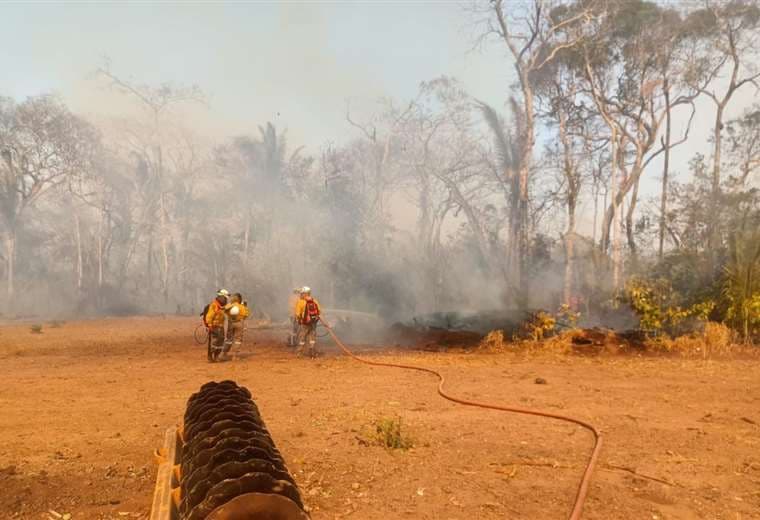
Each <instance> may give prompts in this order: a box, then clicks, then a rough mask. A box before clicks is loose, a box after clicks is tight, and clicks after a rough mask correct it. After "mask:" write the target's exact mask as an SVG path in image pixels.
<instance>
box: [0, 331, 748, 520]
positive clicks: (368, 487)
mask: <svg viewBox="0 0 760 520" xmlns="http://www.w3.org/2000/svg"><path fill="white" fill-rule="evenodd" d="M195 325H196V320H195V319H193V318H174V317H172V318H129V319H113V320H111V319H109V320H99V321H83V322H68V323H65V324H62V325H61V326H58V327H55V326H52V325H50V324H45V325H44V326H43V330H42V333H39V334H35V333H32V332H31V330H30V324H12V325H5V326H3V327H0V364H1V365H0V366H2V385H0V517H1V518H23V519H27V518H28V519H41V518H52V517H51V516H50V513H49V512H48V511H51V510H52V511H55V512H57V513H58V514H60V515H64V514H70V515H71V518H73V519H107V518H147V516H148V512H149V507H150V503H151V498H152V492H153V488H154V479H155V464H154V460H153V450H154V449H155V448H157V447H158V446H159V445H160V443H161V442H162V437H163V435H164V432H165V430H166V428H168V427H170V426H171V425H173V424H176V423H177V421H178V420H179V419H180V417H181V415H182V414H183V412H184V408H185V401H186V400H187V398H188V397H189V395H190V394H191V393H193V392H194V391H196V390H197V389H198V387H199V386H200V385H201V384H203V383H205V382H207V381H209V380H221V379H234V380H236V381H237V382H238V383H240V384H242V385H245V386H247V387H248V388H249V389H250V390H251V392H252V393H253V395H254V398H255V399H256V401H257V403H258V405H259V408H260V409H261V412H262V416H263V417H264V419H265V420H266V421H267V424H268V426H269V429H270V431H271V433H272V437H273V438H274V440H275V442H276V443H277V445H278V447H279V448H280V451H281V452H282V453H283V455H284V456H285V458H286V460H287V462H288V465H289V468H290V470H291V472H292V473H293V474H294V476H295V478H296V480H297V481H298V483H299V486H300V488H301V491H302V494H303V496H304V499H305V502H306V503H307V504H308V506H309V507H310V509H311V511H312V517H313V518H314V519H315V520H320V519H337V518H345V517H348V518H356V519H359V520H372V519H378V520H379V519H382V520H389V519H396V518H400V519H403V518H410V519H417V518H419V519H442V520H454V519H462V520H463V519H473V518H477V519H491V518H493V519H496V518H498V519H504V518H514V519H518V518H519V519H542V520H543V519H553V518H558V519H561V518H566V517H567V515H568V513H569V511H570V509H571V506H572V503H573V498H574V496H575V492H576V487H577V484H578V481H579V479H580V477H581V473H582V470H583V467H584V464H585V462H586V458H587V456H588V454H589V450H590V448H591V438H590V435H589V434H588V433H587V432H585V431H583V430H581V429H579V428H577V427H574V426H571V425H568V424H564V423H561V422H556V421H552V420H546V419H540V418H531V417H525V416H518V415H513V414H504V413H498V412H491V411H486V410H476V409H470V408H465V407H462V406H459V405H456V404H453V403H450V402H448V401H444V400H443V399H441V398H439V397H438V396H437V395H436V393H435V380H434V379H433V378H432V377H431V376H427V375H425V374H420V373H414V372H408V371H401V370H396V369H390V368H379V367H368V366H365V365H361V364H358V363H357V362H355V361H352V360H350V359H347V358H345V357H342V356H339V355H338V354H337V353H336V351H335V350H334V349H331V348H327V349H326V350H327V355H326V356H325V357H323V358H320V359H318V360H307V359H297V358H295V357H294V356H293V354H292V352H291V351H290V350H288V349H286V348H285V347H284V346H282V345H281V342H280V339H281V338H280V337H279V334H275V333H273V332H271V331H268V332H267V331H260V332H253V333H250V332H249V333H248V335H247V337H246V340H247V342H248V343H247V345H246V346H244V348H243V351H242V352H241V357H240V359H238V360H235V361H231V362H226V363H219V364H209V363H207V362H206V359H205V350H204V348H203V347H199V346H197V345H196V344H195V343H194V342H193V338H192V333H193V330H194V328H195ZM363 350H364V352H365V355H368V356H371V357H373V358H375V359H380V358H382V359H384V360H390V361H403V362H405V363H415V364H420V365H425V366H429V367H434V368H436V369H438V370H440V371H441V372H443V373H444V375H445V376H446V378H447V380H448V387H449V389H450V390H451V391H452V392H454V393H457V394H459V395H462V396H465V397H471V398H477V399H480V400H489V401H494V402H502V403H511V404H515V405H519V406H529V407H534V408H539V409H546V410H550V411H556V412H559V413H564V414H569V415H573V416H577V417H579V418H582V419H585V420H587V421H590V422H592V423H593V424H595V425H596V426H597V427H598V428H600V429H601V431H602V433H603V435H604V447H603V450H602V455H601V459H600V461H599V467H598V469H597V471H596V473H595V474H594V477H593V481H592V485H591V489H590V492H589V496H588V500H587V502H586V509H585V514H584V518H585V519H588V520H591V519H605V520H607V519H692V518H693V519H727V520H728V519H730V520H744V519H750V518H758V519H760V362H758V361H755V360H749V361H748V360H721V361H705V360H700V361H695V360H682V359H673V358H670V359H666V358H651V357H649V358H636V357H630V356H628V357H620V356H617V357H616V356H607V357H597V358H586V357H579V356H556V355H555V356H552V355H538V356H537V355H535V354H534V355H531V356H528V355H526V354H519V353H499V354H494V353H468V352H467V351H464V350H456V349H455V350H453V351H452V350H449V351H448V352H419V351H400V350H398V349H395V350H394V349H392V348H388V349H382V348H376V349H372V350H370V349H368V348H367V347H365V348H364V349H363ZM538 377H540V378H543V379H545V380H546V383H547V384H536V383H535V380H536V378H538ZM394 417H398V418H400V419H401V421H402V428H403V429H402V433H403V434H404V435H406V436H408V437H409V438H410V439H411V440H412V442H413V444H414V447H413V448H412V449H409V450H407V451H401V450H387V449H385V448H383V447H380V446H376V445H372V444H371V443H369V445H368V443H367V442H366V441H367V439H368V438H369V434H370V433H371V432H372V429H373V427H374V426H373V424H374V423H375V422H376V421H377V420H379V419H382V418H394ZM632 471H633V472H635V473H636V474H634V473H631V472H632ZM637 474H638V475H637ZM654 479H657V480H654Z"/></svg>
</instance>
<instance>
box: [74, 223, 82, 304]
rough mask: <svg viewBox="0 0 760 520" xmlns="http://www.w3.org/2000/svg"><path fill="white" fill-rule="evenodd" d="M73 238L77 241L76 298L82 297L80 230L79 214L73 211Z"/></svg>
mask: <svg viewBox="0 0 760 520" xmlns="http://www.w3.org/2000/svg"><path fill="white" fill-rule="evenodd" d="M73 213H74V237H75V238H76V241H77V270H76V272H77V297H81V296H82V285H83V284H82V277H83V274H84V273H83V267H82V230H81V226H80V222H79V213H77V212H76V210H74V212H73Z"/></svg>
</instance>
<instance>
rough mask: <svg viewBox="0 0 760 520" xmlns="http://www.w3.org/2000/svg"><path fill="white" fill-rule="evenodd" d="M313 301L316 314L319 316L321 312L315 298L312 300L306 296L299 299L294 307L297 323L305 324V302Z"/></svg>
mask: <svg viewBox="0 0 760 520" xmlns="http://www.w3.org/2000/svg"><path fill="white" fill-rule="evenodd" d="M309 300H311V301H313V302H314V303H316V304H317V313H318V314H321V312H322V310H321V308H320V307H319V302H318V301H317V299H316V298H312V297H310V296H307V297H306V298H301V299H300V300H298V304H297V305H296V318H297V319H298V322H299V323H306V322H305V321H304V320H305V318H306V302H307V301H309Z"/></svg>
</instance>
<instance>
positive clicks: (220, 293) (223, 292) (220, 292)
mask: <svg viewBox="0 0 760 520" xmlns="http://www.w3.org/2000/svg"><path fill="white" fill-rule="evenodd" d="M216 295H217V296H229V295H230V291H228V290H227V289H219V290H218V291H216Z"/></svg>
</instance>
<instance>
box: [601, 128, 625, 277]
mask: <svg viewBox="0 0 760 520" xmlns="http://www.w3.org/2000/svg"><path fill="white" fill-rule="evenodd" d="M611 144H612V154H611V155H612V171H611V173H610V207H609V209H608V213H609V211H610V210H611V211H612V216H611V218H610V219H609V220H610V221H614V217H615V206H616V201H617V199H618V173H617V159H618V157H617V155H618V150H617V145H618V142H617V130H616V129H615V128H614V127H613V130H612V139H611ZM617 213H618V214H622V211H618V212H617ZM605 225H606V226H609V224H607V219H605ZM608 233H609V230H608V231H607V233H602V241H604V242H606V241H607V240H609V239H608V238H605V237H607V236H609V235H608ZM605 249H606V248H605ZM620 260H621V255H620V233H619V226H615V225H614V224H613V225H612V289H613V291H615V292H617V290H618V289H619V288H620V276H621V271H622V269H621V266H620V264H621V261H620Z"/></svg>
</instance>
